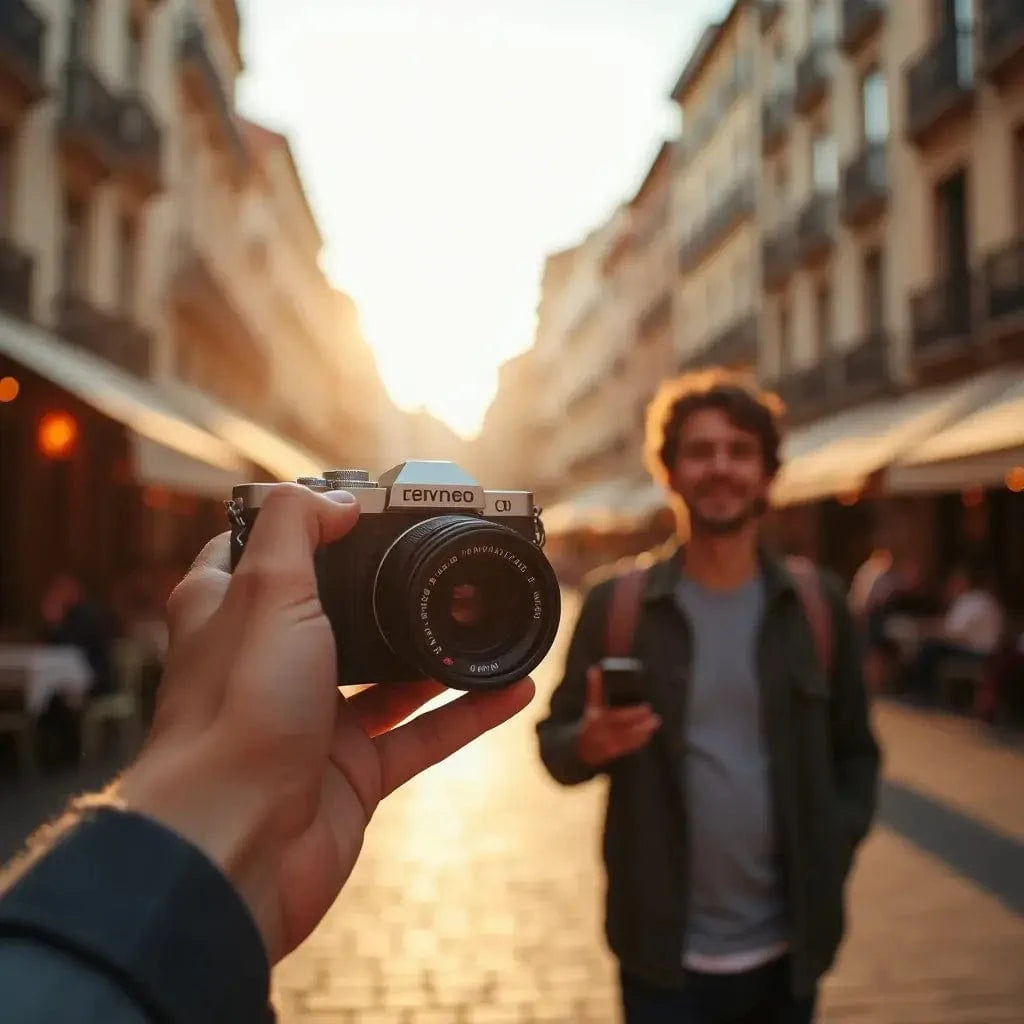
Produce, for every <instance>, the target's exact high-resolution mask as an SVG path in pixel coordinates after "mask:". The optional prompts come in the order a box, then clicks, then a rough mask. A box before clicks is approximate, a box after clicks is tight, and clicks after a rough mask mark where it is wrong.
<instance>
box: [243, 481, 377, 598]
mask: <svg viewBox="0 0 1024 1024" xmlns="http://www.w3.org/2000/svg"><path fill="white" fill-rule="evenodd" d="M358 518H359V506H358V505H357V504H356V503H355V499H354V498H353V496H352V495H351V494H349V493H348V492H347V491H333V492H331V493H330V494H316V493H314V492H313V491H310V490H308V489H307V488H305V487H301V486H300V485H298V484H278V485H277V486H276V487H273V488H271V490H270V491H269V492H268V493H267V496H266V498H265V499H264V501H263V504H262V506H261V507H260V512H259V516H258V517H257V518H256V523H255V525H254V526H253V528H252V533H251V534H250V535H249V539H248V541H247V542H246V545H245V553H244V554H243V556H242V558H241V561H240V562H239V563H238V568H237V569H236V570H235V573H234V575H233V576H232V578H231V586H230V587H229V589H228V595H229V598H231V599H234V595H236V594H237V595H239V596H240V597H243V598H245V599H246V601H252V600H259V601H260V602H266V603H268V604H270V605H272V606H278V607H280V606H286V605H291V604H296V603H299V602H302V601H306V600H309V599H310V598H314V597H315V596H316V576H315V573H314V570H313V554H314V553H315V551H316V549H317V548H318V547H319V546H320V545H322V544H329V543H331V542H332V541H335V540H339V539H340V538H341V537H343V536H344V535H345V534H346V533H348V531H349V530H351V529H352V527H353V526H354V525H355V523H356V520H357V519H358Z"/></svg>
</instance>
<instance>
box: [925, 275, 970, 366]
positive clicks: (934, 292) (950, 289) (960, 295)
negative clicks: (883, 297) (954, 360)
mask: <svg viewBox="0 0 1024 1024" xmlns="http://www.w3.org/2000/svg"><path fill="white" fill-rule="evenodd" d="M910 322H911V336H912V340H913V346H914V355H915V357H916V358H918V359H922V360H924V361H932V360H933V359H935V358H942V357H946V356H954V357H955V356H962V355H965V354H967V353H969V352H970V351H971V350H972V349H973V348H974V345H975V342H974V338H973V337H972V332H971V278H970V274H969V273H968V272H967V271H966V270H962V271H959V272H957V273H954V274H950V275H949V276H947V277H945V278H943V279H942V280H939V281H936V282H934V283H933V284H931V285H929V286H928V287H927V288H923V289H921V290H920V291H918V292H916V293H915V294H914V295H913V296H911V300H910Z"/></svg>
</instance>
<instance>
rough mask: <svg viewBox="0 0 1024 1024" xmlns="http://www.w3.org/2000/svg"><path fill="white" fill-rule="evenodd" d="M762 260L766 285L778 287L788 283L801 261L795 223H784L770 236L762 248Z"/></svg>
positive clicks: (762, 271) (762, 270)
mask: <svg viewBox="0 0 1024 1024" xmlns="http://www.w3.org/2000/svg"><path fill="white" fill-rule="evenodd" d="M761 261H762V269H761V273H762V276H763V278H764V283H765V287H767V288H778V287H780V286H781V285H783V284H785V283H786V281H787V280H788V279H789V275H790V274H792V273H793V271H794V270H795V269H796V266H797V263H799V261H800V248H799V245H798V242H797V233H796V225H795V224H793V223H791V222H788V223H785V224H782V225H780V226H779V227H777V228H776V229H775V230H774V231H773V232H772V233H771V234H770V235H769V236H768V238H767V239H766V240H765V243H764V246H763V248H762V250H761Z"/></svg>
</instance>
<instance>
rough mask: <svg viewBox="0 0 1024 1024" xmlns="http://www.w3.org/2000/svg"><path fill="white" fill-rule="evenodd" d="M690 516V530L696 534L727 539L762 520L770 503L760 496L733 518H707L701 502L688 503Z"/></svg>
mask: <svg viewBox="0 0 1024 1024" xmlns="http://www.w3.org/2000/svg"><path fill="white" fill-rule="evenodd" d="M686 507H687V511H688V512H689V515H690V528H691V529H692V530H693V532H694V533H701V534H704V535H705V536H713V537H727V536H728V535H729V534H732V533H738V532H739V531H740V530H742V529H743V528H744V527H745V526H747V524H748V523H751V522H753V521H754V520H755V519H760V518H761V516H763V515H764V513H765V511H766V510H767V507H768V503H767V501H766V500H765V499H764V498H763V497H762V496H760V495H758V496H757V497H756V498H751V499H750V500H749V501H748V502H747V503H746V504H745V505H744V506H743V507H742V508H741V509H740V510H739V511H738V512H736V513H735V514H734V515H731V516H705V515H702V514H701V512H700V508H699V502H697V501H695V502H693V503H692V504H690V503H689V502H687V503H686Z"/></svg>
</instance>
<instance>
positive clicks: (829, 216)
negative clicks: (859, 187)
mask: <svg viewBox="0 0 1024 1024" xmlns="http://www.w3.org/2000/svg"><path fill="white" fill-rule="evenodd" d="M835 240H836V197H835V195H834V194H833V193H831V192H818V193H816V194H815V195H814V196H813V197H812V198H811V199H810V200H808V202H807V203H806V204H805V206H804V208H803V209H802V210H801V211H800V219H799V221H798V222H797V244H798V245H799V249H800V259H801V260H803V261H804V262H805V263H813V262H814V261H815V260H818V259H821V258H822V257H823V256H825V255H827V254H828V253H829V252H830V251H831V249H832V247H833V245H834V244H835Z"/></svg>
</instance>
